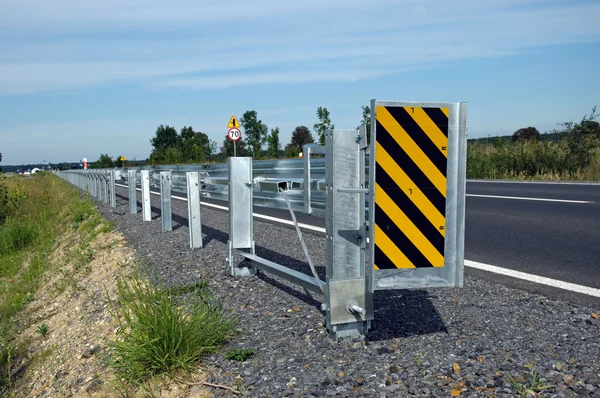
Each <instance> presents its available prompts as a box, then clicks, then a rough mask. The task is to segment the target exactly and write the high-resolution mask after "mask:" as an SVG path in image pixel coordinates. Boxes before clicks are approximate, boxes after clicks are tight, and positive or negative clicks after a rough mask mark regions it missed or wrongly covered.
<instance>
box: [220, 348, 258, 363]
mask: <svg viewBox="0 0 600 398" xmlns="http://www.w3.org/2000/svg"><path fill="white" fill-rule="evenodd" d="M253 357H254V350H253V349H252V348H234V349H233V350H231V351H229V352H228V353H227V355H226V356H225V358H227V359H231V360H234V361H240V362H243V361H246V360H248V359H250V358H253Z"/></svg>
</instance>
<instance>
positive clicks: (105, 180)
mask: <svg viewBox="0 0 600 398" xmlns="http://www.w3.org/2000/svg"><path fill="white" fill-rule="evenodd" d="M102 182H103V183H104V203H108V202H109V200H108V191H109V184H110V181H109V178H108V174H107V173H106V170H105V171H103V172H102Z"/></svg>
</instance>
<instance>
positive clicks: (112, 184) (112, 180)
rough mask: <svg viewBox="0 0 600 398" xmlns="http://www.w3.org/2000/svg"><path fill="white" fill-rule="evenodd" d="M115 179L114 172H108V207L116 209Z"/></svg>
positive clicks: (115, 173)
mask: <svg viewBox="0 0 600 398" xmlns="http://www.w3.org/2000/svg"><path fill="white" fill-rule="evenodd" d="M116 179H117V172H116V171H115V170H111V171H110V207H117V193H116V192H115V188H116V186H115V184H116Z"/></svg>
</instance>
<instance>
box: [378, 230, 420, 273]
mask: <svg viewBox="0 0 600 398" xmlns="http://www.w3.org/2000/svg"><path fill="white" fill-rule="evenodd" d="M375 246H376V248H378V249H379V250H381V254H383V255H385V257H387V258H388V260H389V261H390V262H392V264H393V265H394V267H393V268H416V267H415V266H414V265H413V263H412V262H411V261H410V260H409V259H408V258H407V257H406V256H405V255H404V253H402V252H401V251H400V249H398V247H397V246H396V245H395V244H394V242H392V241H391V240H390V238H388V237H387V235H386V234H385V232H383V231H382V230H381V228H379V226H378V225H377V224H375ZM380 259H381V257H380ZM375 263H376V264H378V267H379V268H382V264H383V263H382V261H378V260H377V258H376V259H375Z"/></svg>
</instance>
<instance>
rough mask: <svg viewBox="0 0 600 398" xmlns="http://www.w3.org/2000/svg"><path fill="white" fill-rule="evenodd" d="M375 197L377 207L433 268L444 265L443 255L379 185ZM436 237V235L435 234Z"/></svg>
mask: <svg viewBox="0 0 600 398" xmlns="http://www.w3.org/2000/svg"><path fill="white" fill-rule="evenodd" d="M375 197H376V198H377V206H379V207H380V208H381V209H382V210H383V211H384V212H385V214H386V215H387V216H388V217H389V218H390V219H391V220H392V221H393V222H394V224H396V226H397V227H398V229H399V230H400V231H402V232H403V233H404V235H406V237H407V238H408V239H409V240H410V241H411V242H412V243H413V244H414V245H415V247H416V248H417V250H419V251H420V252H421V253H422V254H423V256H425V258H426V259H427V260H428V261H429V262H430V263H431V264H433V266H443V265H444V255H443V254H442V253H443V250H442V252H440V251H438V249H437V248H435V247H434V246H433V245H432V244H431V242H430V241H429V239H427V237H426V236H425V235H423V232H422V231H421V230H419V228H417V227H416V226H415V224H413V222H412V221H411V219H410V218H408V217H407V216H406V214H404V212H403V211H402V210H401V209H400V208H399V207H398V206H396V204H395V203H394V202H393V201H392V199H391V198H390V197H389V196H388V195H387V194H386V193H385V191H384V190H383V189H381V187H380V186H379V185H375ZM436 235H438V234H437V233H436Z"/></svg>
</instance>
